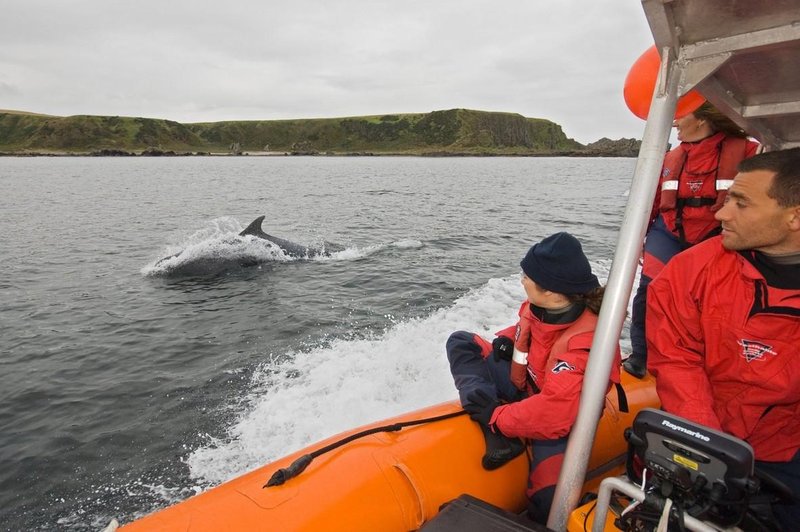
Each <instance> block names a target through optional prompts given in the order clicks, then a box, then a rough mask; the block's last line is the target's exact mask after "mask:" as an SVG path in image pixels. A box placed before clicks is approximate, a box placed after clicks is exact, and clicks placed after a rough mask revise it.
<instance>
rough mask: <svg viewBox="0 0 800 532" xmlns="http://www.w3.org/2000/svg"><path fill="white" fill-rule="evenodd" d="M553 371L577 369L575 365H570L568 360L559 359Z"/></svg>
mask: <svg viewBox="0 0 800 532" xmlns="http://www.w3.org/2000/svg"><path fill="white" fill-rule="evenodd" d="M551 371H552V372H553V373H561V372H562V371H575V366H571V365H569V364H568V363H567V362H564V361H563V360H559V361H558V362H557V363H556V365H555V366H553V369H552V370H551Z"/></svg>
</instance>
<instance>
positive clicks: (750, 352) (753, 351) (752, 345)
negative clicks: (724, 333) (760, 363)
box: [736, 338, 778, 362]
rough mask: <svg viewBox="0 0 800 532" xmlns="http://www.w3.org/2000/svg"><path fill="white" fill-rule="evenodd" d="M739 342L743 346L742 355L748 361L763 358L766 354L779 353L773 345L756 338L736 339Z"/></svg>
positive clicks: (773, 354)
mask: <svg viewBox="0 0 800 532" xmlns="http://www.w3.org/2000/svg"><path fill="white" fill-rule="evenodd" d="M736 343H737V344H739V345H740V346H742V356H743V357H744V359H745V360H747V361H748V362H752V361H753V360H762V359H763V358H764V355H767V354H769V355H772V356H777V354H778V353H776V352H775V351H773V350H772V346H771V345H767V344H762V343H761V342H756V341H754V340H745V339H744V338H742V339H741V340H737V341H736Z"/></svg>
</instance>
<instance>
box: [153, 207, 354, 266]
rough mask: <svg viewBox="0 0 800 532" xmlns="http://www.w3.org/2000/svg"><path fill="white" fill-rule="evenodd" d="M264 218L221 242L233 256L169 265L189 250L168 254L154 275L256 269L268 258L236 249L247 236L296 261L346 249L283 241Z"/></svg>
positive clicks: (195, 259)
mask: <svg viewBox="0 0 800 532" xmlns="http://www.w3.org/2000/svg"><path fill="white" fill-rule="evenodd" d="M264 218H265V217H264V216H259V217H258V218H256V219H255V220H253V222H252V223H251V224H250V225H248V226H247V227H246V228H245V229H244V231H242V232H241V233H239V234H238V235H237V237H234V238H228V239H225V240H223V241H222V243H223V244H225V245H226V246H230V248H231V253H230V255H228V254H227V253H222V254H219V255H218V254H213V255H206V256H198V257H194V258H186V259H185V260H182V261H178V262H177V263H175V264H168V263H167V261H170V260H171V259H175V258H177V257H179V256H181V255H182V254H183V253H184V251H186V250H182V251H179V252H178V253H175V254H173V255H169V256H168V257H164V258H162V259H159V260H158V261H157V262H156V263H155V266H156V267H161V268H163V270H161V271H159V272H156V273H155V275H159V276H162V275H167V276H190V277H196V276H213V275H219V274H221V273H223V272H225V271H230V270H235V269H241V268H246V267H250V266H256V265H258V264H261V263H262V262H266V261H268V260H269V259H268V258H265V257H264V256H263V255H259V254H258V253H254V252H252V250H250V251H249V252H248V250H247V248H246V247H245V249H243V250H238V251H237V250H236V246H237V245H238V246H242V245H244V240H243V237H246V236H252V237H255V238H260V239H262V240H266V241H268V242H271V243H272V244H274V245H276V246H278V247H279V248H280V249H281V250H282V251H283V253H284V254H286V255H288V256H290V257H292V258H296V259H311V258H314V257H321V256H322V257H324V256H330V255H331V253H335V252H337V251H342V250H343V249H344V248H343V247H342V246H339V245H336V244H331V243H329V242H326V243H324V244H323V245H322V246H320V247H310V246H304V245H302V244H297V243H295V242H291V241H289V240H285V239H283V238H278V237H275V236H272V235H268V234H267V233H265V232H264V231H263V230H262V229H261V224H262V223H263V222H264Z"/></svg>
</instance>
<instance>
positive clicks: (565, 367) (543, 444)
mask: <svg viewBox="0 0 800 532" xmlns="http://www.w3.org/2000/svg"><path fill="white" fill-rule="evenodd" d="M520 266H521V267H522V272H523V275H522V286H523V287H524V289H525V293H526V295H527V300H526V301H525V302H523V303H522V305H521V307H520V309H519V312H518V314H519V321H518V323H517V324H516V325H514V326H511V327H509V328H507V329H504V330H502V331H500V332H498V333H497V337H496V338H495V339H494V341H493V342H491V343H490V342H489V341H488V340H486V339H484V338H482V337H481V336H479V335H477V334H474V333H470V332H466V331H458V332H455V333H453V334H452V335H451V336H450V338H449V339H448V340H447V357H448V360H449V362H450V371H451V373H452V374H453V380H454V381H455V385H456V388H457V389H458V393H459V397H460V399H461V404H462V405H463V407H464V409H465V410H466V411H467V412H469V413H470V417H471V418H472V419H473V420H475V421H477V422H478V424H479V426H480V428H481V430H482V431H483V435H484V438H485V440H486V454H485V455H484V457H483V461H482V463H483V466H484V467H485V468H486V469H495V468H497V467H500V466H502V465H503V464H505V463H506V462H507V461H509V460H511V459H512V458H514V457H515V456H518V455H519V454H521V453H522V452H524V451H525V445H524V444H523V442H522V441H520V440H519V438H525V439H527V440H528V443H529V444H530V445H531V450H532V454H533V460H532V463H531V474H530V479H529V485H528V490H527V495H528V498H529V499H530V505H529V509H528V515H529V516H530V517H531V518H532V519H534V520H535V521H537V522H540V523H544V522H546V520H547V515H548V513H549V511H550V505H551V503H552V498H553V492H554V490H555V484H556V482H557V480H558V473H559V470H560V469H561V463H562V461H563V453H564V450H565V448H566V444H567V436H568V435H569V432H570V430H571V428H572V425H573V423H574V422H575V418H576V416H577V413H578V403H579V399H580V394H581V386H582V384H583V375H584V371H585V369H586V364H587V362H588V358H589V349H590V347H591V344H592V337H593V336H594V330H595V327H596V324H597V313H598V312H599V309H600V303H601V301H602V298H603V292H604V288H603V287H601V286H600V283H599V282H598V280H597V277H596V276H595V275H594V274H593V273H592V268H591V265H590V264H589V260H588V259H587V258H586V255H584V253H583V249H582V247H581V244H580V242H579V241H578V240H577V239H576V238H575V237H574V236H572V235H570V234H569V233H564V232H561V233H556V234H554V235H552V236H549V237H547V238H545V239H544V240H542V241H541V242H539V243H537V244H535V245H534V246H532V247H531V248H530V250H529V251H528V252H527V254H526V255H525V257H524V258H523V259H522V262H521V263H520ZM619 356H620V355H619V352H618V353H617V358H618V360H617V363H616V364H615V365H614V369H613V371H612V375H611V381H612V382H614V383H619V365H620V360H619ZM520 368H521V369H522V371H521V372H520V371H519V369H520ZM610 386H611V383H609V387H610Z"/></svg>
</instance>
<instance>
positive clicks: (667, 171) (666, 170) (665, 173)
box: [661, 168, 672, 177]
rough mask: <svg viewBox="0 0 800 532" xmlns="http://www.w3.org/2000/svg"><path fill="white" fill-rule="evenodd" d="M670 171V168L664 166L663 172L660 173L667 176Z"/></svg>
mask: <svg viewBox="0 0 800 532" xmlns="http://www.w3.org/2000/svg"><path fill="white" fill-rule="evenodd" d="M671 173H672V172H671V171H670V169H669V168H664V171H663V172H661V175H662V176H663V177H667V176H668V175H669V174H671Z"/></svg>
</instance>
